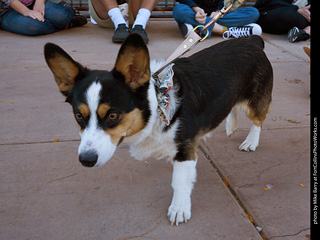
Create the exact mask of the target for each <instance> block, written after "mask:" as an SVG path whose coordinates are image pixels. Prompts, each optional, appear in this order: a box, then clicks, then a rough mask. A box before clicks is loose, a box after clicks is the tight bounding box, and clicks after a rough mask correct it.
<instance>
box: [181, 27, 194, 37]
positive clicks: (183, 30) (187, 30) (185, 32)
mask: <svg viewBox="0 0 320 240" xmlns="http://www.w3.org/2000/svg"><path fill="white" fill-rule="evenodd" d="M179 28H180V31H181V34H182V36H183V37H184V38H187V37H188V36H189V34H190V33H191V32H192V31H193V27H192V25H191V24H188V23H182V24H179Z"/></svg>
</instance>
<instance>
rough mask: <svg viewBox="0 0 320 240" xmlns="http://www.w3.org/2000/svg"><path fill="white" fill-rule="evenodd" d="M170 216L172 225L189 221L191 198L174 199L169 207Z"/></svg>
mask: <svg viewBox="0 0 320 240" xmlns="http://www.w3.org/2000/svg"><path fill="white" fill-rule="evenodd" d="M168 218H169V221H170V223H171V225H173V224H176V225H177V226H178V225H179V223H183V222H187V221H188V220H189V219H190V218H191V199H190V197H189V198H186V199H180V200H179V199H175V198H174V199H172V203H171V205H170V207H169V209H168Z"/></svg>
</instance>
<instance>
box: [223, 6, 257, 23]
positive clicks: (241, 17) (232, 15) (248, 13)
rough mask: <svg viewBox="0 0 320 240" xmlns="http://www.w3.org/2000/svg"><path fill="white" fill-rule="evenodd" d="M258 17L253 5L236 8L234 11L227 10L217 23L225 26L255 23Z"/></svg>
mask: <svg viewBox="0 0 320 240" xmlns="http://www.w3.org/2000/svg"><path fill="white" fill-rule="evenodd" d="M258 19H259V11H258V9H256V8H254V7H244V8H238V9H236V10H235V11H232V12H227V13H226V15H224V16H223V17H222V18H220V19H219V20H218V21H217V23H219V24H221V25H223V26H226V27H240V26H245V25H247V24H250V23H255V22H256V21H257V20H258Z"/></svg>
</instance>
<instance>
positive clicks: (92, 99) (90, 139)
mask: <svg viewBox="0 0 320 240" xmlns="http://www.w3.org/2000/svg"><path fill="white" fill-rule="evenodd" d="M101 89H102V86H101V84H100V83H97V82H94V83H92V84H91V86H90V87H89V88H88V90H87V93H86V100H87V104H88V107H89V109H90V118H89V122H88V126H86V128H85V129H84V131H83V132H82V133H80V136H81V143H80V146H79V149H78V154H79V155H81V154H84V153H86V152H89V151H94V152H96V153H97V155H98V160H97V163H96V165H95V167H98V166H101V165H103V164H105V163H106V162H107V161H108V160H109V159H110V158H111V157H112V156H113V154H114V152H115V150H116V148H117V146H116V145H114V144H112V142H111V138H110V136H109V135H108V134H106V133H105V132H104V131H103V129H101V128H99V126H98V118H97V109H98V105H99V101H100V92H101Z"/></svg>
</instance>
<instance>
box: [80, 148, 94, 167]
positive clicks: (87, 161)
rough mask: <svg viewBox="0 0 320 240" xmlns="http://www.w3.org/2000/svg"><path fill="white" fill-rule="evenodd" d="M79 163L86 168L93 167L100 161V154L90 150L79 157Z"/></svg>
mask: <svg viewBox="0 0 320 240" xmlns="http://www.w3.org/2000/svg"><path fill="white" fill-rule="evenodd" d="M79 161H80V162H81V164H82V165H83V166H85V167H93V166H94V165H96V163H97V161H98V154H97V153H96V151H94V150H89V151H87V152H84V153H81V154H80V155H79Z"/></svg>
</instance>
